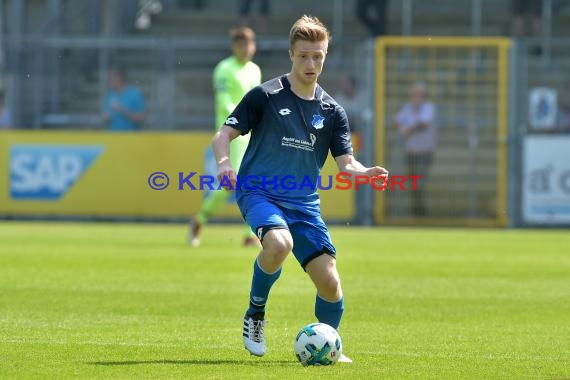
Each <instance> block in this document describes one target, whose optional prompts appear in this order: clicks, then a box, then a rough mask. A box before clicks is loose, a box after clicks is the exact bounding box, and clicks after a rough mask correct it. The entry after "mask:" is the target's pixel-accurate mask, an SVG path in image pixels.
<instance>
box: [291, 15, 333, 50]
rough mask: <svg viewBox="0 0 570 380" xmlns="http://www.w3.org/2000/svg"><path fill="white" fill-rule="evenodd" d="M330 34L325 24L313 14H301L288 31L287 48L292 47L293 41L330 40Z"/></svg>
mask: <svg viewBox="0 0 570 380" xmlns="http://www.w3.org/2000/svg"><path fill="white" fill-rule="evenodd" d="M330 39H331V36H330V34H329V31H328V29H327V27H326V26H325V24H323V23H322V22H321V20H319V19H318V18H316V17H314V16H307V15H303V17H301V18H300V19H298V20H297V21H295V23H294V24H293V26H292V27H291V31H290V32H289V48H290V49H293V46H294V45H295V42H297V41H299V40H302V41H310V42H321V41H326V42H327V44H328V42H329V41H330Z"/></svg>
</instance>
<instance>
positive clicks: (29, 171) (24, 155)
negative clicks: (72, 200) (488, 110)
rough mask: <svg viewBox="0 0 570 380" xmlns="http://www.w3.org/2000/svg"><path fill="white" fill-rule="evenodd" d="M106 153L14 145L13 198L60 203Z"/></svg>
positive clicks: (87, 147)
mask: <svg viewBox="0 0 570 380" xmlns="http://www.w3.org/2000/svg"><path fill="white" fill-rule="evenodd" d="M103 150H104V148H103V147H102V146H97V145H51V144H30V145H12V146H11V147H10V196H11V197H12V199H21V200H48V201H55V200H58V199H60V198H61V197H62V196H63V195H64V194H65V193H66V192H67V191H69V190H70V189H71V188H72V187H73V185H74V184H75V183H76V182H77V181H78V180H79V178H80V177H81V175H82V174H84V173H85V171H86V170H87V169H88V168H89V167H90V166H91V165H92V164H93V163H94V162H95V160H96V159H97V158H98V157H99V155H100V154H101V153H102V152H103Z"/></svg>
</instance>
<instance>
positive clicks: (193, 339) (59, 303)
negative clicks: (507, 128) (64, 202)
mask: <svg viewBox="0 0 570 380" xmlns="http://www.w3.org/2000/svg"><path fill="white" fill-rule="evenodd" d="M241 232H242V227H241V226H227V225H224V226H222V225H216V226H208V227H207V228H206V229H205V232H204V236H203V245H202V246H201V247H200V248H197V249H191V248H189V247H188V246H187V245H186V240H185V238H186V233H187V230H186V226H182V225H151V224H142V225H135V224H89V223H85V224H71V223H23V222H22V223H12V222H2V223H0V378H34V379H35V378H57V379H62V378H94V377H97V378H157V377H159V378H199V379H246V378H247V379H285V378H286V379H312V378H314V379H317V378H319V379H322V378H324V377H325V376H327V377H328V378H337V379H380V378H415V379H428V378H433V379H442V378H445V379H447V378H449V379H468V378H473V379H509V378H513V379H559V378H569V377H570V233H569V232H568V230H566V231H562V230H485V229H472V230H470V229H459V228H457V229H435V228H433V229H432V228H430V229H416V228H370V229H367V228H349V227H340V226H339V227H333V228H331V233H332V236H333V240H334V242H335V244H336V246H337V249H338V251H339V255H338V266H339V270H340V272H341V276H342V279H343V287H344V291H345V297H346V311H345V318H344V319H343V323H342V326H341V335H342V337H343V341H344V350H345V353H346V354H348V356H350V357H351V358H352V359H353V360H354V364H352V365H346V364H344V365H343V364H337V365H335V366H332V367H314V368H303V367H302V366H301V365H300V364H298V363H297V361H296V359H295V357H294V354H293V339H294V337H295V334H296V333H297V331H298V329H299V328H301V327H302V326H303V325H304V324H306V323H309V322H313V321H314V316H313V303H314V290H313V287H312V284H311V283H310V280H309V279H308V277H307V276H306V275H305V274H304V273H303V271H302V270H301V269H300V267H299V266H298V264H297V262H296V261H295V260H294V258H293V256H291V257H289V258H288V260H287V263H286V265H285V268H284V272H283V274H282V276H281V279H280V280H279V281H278V282H277V284H276V285H275V287H274V288H273V290H272V293H271V297H270V300H269V305H268V310H267V319H268V324H267V327H266V337H267V340H268V353H267V355H266V356H265V357H263V358H255V357H251V356H250V355H249V354H248V353H247V352H246V351H245V349H244V348H243V347H242V341H241V325H242V321H241V318H242V315H243V313H244V310H245V307H246V304H247V296H248V292H249V285H250V276H251V270H252V263H253V259H254V257H255V255H256V250H255V249H251V248H250V249H246V248H241V247H240V246H239V243H240V241H241V239H240V238H241Z"/></svg>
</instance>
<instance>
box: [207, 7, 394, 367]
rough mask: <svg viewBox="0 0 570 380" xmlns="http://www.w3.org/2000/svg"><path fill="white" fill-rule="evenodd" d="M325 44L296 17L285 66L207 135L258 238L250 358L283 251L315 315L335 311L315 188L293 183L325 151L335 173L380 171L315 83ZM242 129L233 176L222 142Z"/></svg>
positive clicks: (333, 276)
mask: <svg viewBox="0 0 570 380" xmlns="http://www.w3.org/2000/svg"><path fill="white" fill-rule="evenodd" d="M328 42H329V33H328V30H327V28H326V27H325V26H324V25H323V24H322V23H321V21H319V19H317V18H316V17H310V16H303V17H301V18H300V19H299V20H297V21H296V22H295V23H294V24H293V27H292V28H291V31H290V35H289V43H290V48H289V56H290V58H291V62H292V68H291V71H290V72H289V73H288V74H286V75H283V76H280V77H277V78H274V79H272V80H270V81H268V82H265V83H263V84H261V85H260V86H257V87H255V88H254V89H252V90H251V91H249V92H248V93H247V94H246V96H245V97H244V98H243V99H242V100H241V102H240V103H239V104H238V106H237V107H236V109H235V110H234V112H233V113H232V114H231V115H230V116H229V117H228V119H227V120H226V122H225V125H224V127H223V128H222V129H221V130H220V131H219V132H218V133H216V135H215V136H214V139H213V144H212V146H213V149H214V153H215V156H216V161H217V165H218V177H219V178H220V181H222V182H225V183H226V184H229V183H230V182H231V184H232V185H233V186H235V188H236V197H237V202H238V206H239V208H240V210H241V213H242V215H243V216H244V218H245V220H246V222H247V223H248V224H249V226H250V227H251V228H252V229H253V230H254V231H255V232H256V233H257V236H258V237H259V238H260V240H261V242H262V245H263V248H262V250H261V252H260V253H259V255H258V256H257V259H256V260H255V262H254V267H253V279H252V284H251V292H250V298H249V308H248V309H247V311H246V313H245V316H244V319H243V340H244V345H245V348H246V349H247V350H248V351H249V352H250V353H251V354H253V355H256V356H263V355H264V354H265V336H264V326H265V305H266V303H267V299H268V296H269V291H270V289H271V287H272V285H273V284H274V283H275V281H276V280H277V279H278V278H279V275H280V274H281V266H282V265H283V262H284V261H285V259H286V258H287V255H288V254H289V252H290V251H293V254H294V255H295V258H296V259H297V260H298V261H299V263H300V264H301V266H302V267H303V269H304V270H305V271H306V272H307V274H308V275H309V277H310V278H311V280H312V281H313V283H314V284H315V287H316V289H317V295H316V301H315V316H316V317H317V319H318V320H319V322H322V323H326V324H329V325H331V326H332V327H334V328H336V329H338V327H339V325H340V320H341V317H342V314H343V310H344V299H343V294H342V289H341V284H340V278H339V274H338V271H337V269H336V263H335V258H336V250H335V247H334V245H333V244H332V241H331V238H330V235H329V232H328V230H327V227H326V225H325V223H324V222H323V220H322V218H321V215H320V201H319V196H318V194H317V192H316V186H300V185H299V184H300V183H303V184H304V183H306V181H308V182H310V183H312V184H316V183H317V182H316V181H317V178H318V176H319V173H320V170H321V168H322V167H323V164H324V163H325V160H326V158H327V155H328V152H329V151H330V152H331V154H332V156H333V157H334V159H335V161H336V163H337V166H338V168H339V170H340V171H342V172H347V173H350V174H352V175H354V176H356V175H365V176H369V177H371V178H374V177H378V176H387V175H388V171H387V170H386V169H384V168H382V167H379V166H374V167H365V166H363V165H362V164H361V163H360V162H358V161H357V160H356V159H355V158H354V156H353V155H352V144H351V140H350V131H349V125H348V119H347V117H346V113H345V112H344V110H343V108H342V107H341V106H340V105H338V104H337V103H336V102H335V101H334V99H333V98H331V97H330V96H329V95H328V94H327V93H326V92H325V91H324V90H323V89H322V88H321V87H320V86H319V85H318V84H317V79H318V77H319V74H320V73H321V71H322V69H323V64H324V62H325V58H326V55H327V49H328ZM249 132H251V138H250V141H249V145H248V147H247V150H246V152H245V155H244V157H243V161H242V163H241V166H240V168H239V175H237V176H236V172H235V171H234V169H233V168H232V165H231V161H230V151H229V150H230V142H231V141H232V140H233V139H235V138H237V137H238V136H240V135H245V134H247V133H249ZM238 178H239V179H240V181H241V179H245V181H244V183H241V184H240V182H237V180H238ZM285 178H286V179H287V181H284V179H285ZM308 182H307V183H308ZM339 361H345V362H347V361H350V359H348V358H347V357H345V356H343V357H341V359H340V360H339Z"/></svg>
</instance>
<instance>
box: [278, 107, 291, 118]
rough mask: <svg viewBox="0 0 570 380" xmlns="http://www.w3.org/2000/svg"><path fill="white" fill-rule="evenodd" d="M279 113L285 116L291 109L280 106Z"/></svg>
mask: <svg viewBox="0 0 570 380" xmlns="http://www.w3.org/2000/svg"><path fill="white" fill-rule="evenodd" d="M279 114H280V115H283V116H287V115H289V114H291V110H290V109H289V108H281V109H280V110H279Z"/></svg>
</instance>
